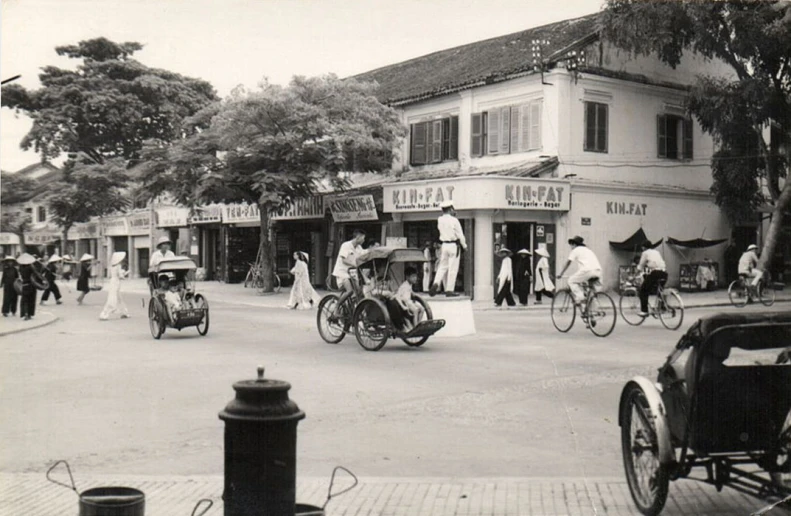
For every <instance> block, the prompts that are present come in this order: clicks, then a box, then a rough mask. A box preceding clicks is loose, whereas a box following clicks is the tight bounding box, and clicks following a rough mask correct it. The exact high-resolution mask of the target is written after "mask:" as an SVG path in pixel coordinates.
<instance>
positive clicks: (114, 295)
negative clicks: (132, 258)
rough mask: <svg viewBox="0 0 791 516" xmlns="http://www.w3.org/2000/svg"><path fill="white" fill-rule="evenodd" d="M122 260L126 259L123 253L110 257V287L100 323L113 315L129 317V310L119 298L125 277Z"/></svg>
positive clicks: (122, 317) (123, 317) (125, 272)
mask: <svg viewBox="0 0 791 516" xmlns="http://www.w3.org/2000/svg"><path fill="white" fill-rule="evenodd" d="M124 258H126V252H124V251H118V252H115V253H113V255H112V256H111V257H110V285H109V287H108V288H107V301H105V302H104V308H102V313H100V314H99V320H100V321H106V320H108V319H110V316H112V315H115V314H118V315H120V316H121V319H126V318H127V317H129V310H128V309H127V308H126V303H124V300H123V298H122V297H121V280H122V279H124V278H126V275H127V271H126V270H125V269H124V264H123V262H124Z"/></svg>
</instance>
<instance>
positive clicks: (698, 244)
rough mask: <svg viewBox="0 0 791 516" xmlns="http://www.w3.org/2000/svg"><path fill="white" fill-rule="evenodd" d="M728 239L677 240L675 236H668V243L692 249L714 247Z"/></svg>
mask: <svg viewBox="0 0 791 516" xmlns="http://www.w3.org/2000/svg"><path fill="white" fill-rule="evenodd" d="M727 241H728V239H727V238H720V239H719V240H707V239H705V238H695V239H694V240H676V239H675V238H671V237H667V243H668V244H673V245H675V246H678V247H689V248H690V249H703V248H705V247H712V246H715V245H719V244H721V243H723V242H727Z"/></svg>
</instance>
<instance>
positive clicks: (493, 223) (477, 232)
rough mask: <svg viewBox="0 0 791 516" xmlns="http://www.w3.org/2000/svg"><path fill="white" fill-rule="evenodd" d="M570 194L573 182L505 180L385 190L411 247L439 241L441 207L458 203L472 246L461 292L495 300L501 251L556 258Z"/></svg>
mask: <svg viewBox="0 0 791 516" xmlns="http://www.w3.org/2000/svg"><path fill="white" fill-rule="evenodd" d="M569 190H570V188H569V183H568V182H567V181H562V180H553V179H533V178H517V177H501V176H486V177H461V178H453V179H441V180H426V181H412V182H403V183H393V184H389V185H385V186H384V192H383V193H384V211H385V212H386V213H389V214H391V215H392V217H393V221H394V222H393V224H392V233H393V236H397V235H396V233H400V236H402V237H405V238H406V241H407V245H408V246H410V247H422V246H423V245H424V244H425V242H427V241H429V240H430V241H432V242H436V241H437V238H438V234H437V230H436V227H437V224H436V220H437V218H438V217H439V216H440V215H441V210H440V208H439V206H440V204H441V203H442V202H443V201H445V200H451V201H453V203H454V207H455V208H456V211H457V214H456V216H457V218H458V219H459V220H460V222H461V223H462V228H463V230H464V234H465V238H466V240H467V245H468V251H467V252H466V253H464V255H463V256H462V260H461V266H460V268H459V276H458V277H457V280H456V281H457V284H456V291H457V292H462V291H463V292H465V293H466V294H468V295H470V296H473V297H474V298H475V299H479V300H490V299H493V297H494V277H495V275H496V274H497V267H498V266H499V262H498V260H497V259H496V256H495V252H496V250H498V249H499V248H500V247H502V246H506V247H508V248H509V249H511V250H512V251H514V252H515V251H518V250H519V249H522V248H526V249H530V250H532V249H535V248H536V247H539V246H543V247H546V248H547V249H548V250H549V252H550V254H552V255H554V251H555V242H556V240H557V235H556V229H555V228H556V227H557V226H558V224H559V223H560V220H561V219H562V218H563V217H564V216H565V214H566V213H567V212H568V211H569V209H570V196H569ZM533 266H534V264H533V263H531V268H532V267H533Z"/></svg>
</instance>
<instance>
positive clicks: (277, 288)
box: [274, 273, 282, 292]
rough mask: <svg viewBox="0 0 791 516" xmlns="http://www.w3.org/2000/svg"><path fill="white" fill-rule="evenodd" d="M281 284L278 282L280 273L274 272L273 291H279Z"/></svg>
mask: <svg viewBox="0 0 791 516" xmlns="http://www.w3.org/2000/svg"><path fill="white" fill-rule="evenodd" d="M281 286H282V285H281V283H280V275H279V274H278V273H275V277H274V291H275V292H280V288H281Z"/></svg>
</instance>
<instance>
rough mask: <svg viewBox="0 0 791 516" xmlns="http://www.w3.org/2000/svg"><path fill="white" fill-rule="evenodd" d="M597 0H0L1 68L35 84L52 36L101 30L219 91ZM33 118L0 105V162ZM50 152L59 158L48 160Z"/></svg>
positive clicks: (374, 62) (355, 62) (385, 57)
mask: <svg viewBox="0 0 791 516" xmlns="http://www.w3.org/2000/svg"><path fill="white" fill-rule="evenodd" d="M602 2H603V0H564V1H557V0H555V1H549V0H483V1H479V0H390V1H383V0H2V3H1V4H0V5H1V6H2V7H1V8H2V18H0V76H1V77H2V78H3V79H7V78H10V77H12V76H14V75H17V74H21V75H22V77H21V78H20V79H18V80H17V81H16V82H17V83H18V84H21V85H23V86H25V87H26V88H32V89H35V88H38V87H39V82H38V73H39V69H40V68H41V67H42V66H48V65H54V66H60V67H64V68H68V67H73V63H74V62H75V61H74V60H70V59H67V58H64V57H60V56H58V55H57V54H56V53H55V50H54V49H55V47H56V46H59V45H67V44H74V43H77V42H79V41H82V40H86V39H91V38H96V37H100V36H104V37H106V38H108V39H111V40H113V41H119V42H120V41H137V42H140V43H142V44H143V45H145V47H144V48H143V50H141V51H140V52H137V53H136V54H135V57H136V58H137V59H138V60H139V61H141V62H142V63H144V64H146V65H148V66H151V67H156V68H165V69H168V70H172V71H174V72H178V73H180V74H182V75H187V76H191V77H197V78H201V79H204V80H207V81H208V82H210V83H211V84H212V85H213V86H214V87H215V89H216V90H217V92H218V93H219V95H220V96H226V95H228V94H229V93H230V91H231V90H232V89H233V88H234V87H235V86H237V85H239V84H243V85H245V86H247V87H249V88H253V87H255V86H256V85H257V84H258V82H259V81H260V80H261V79H262V78H264V77H266V78H268V79H269V80H270V82H273V83H277V84H286V83H288V81H289V80H290V79H291V77H292V76H294V75H306V76H314V75H322V74H326V73H335V74H337V75H338V76H340V77H346V76H349V75H354V74H357V73H361V72H365V71H369V70H373V69H376V68H380V67H382V66H387V65H390V64H395V63H398V62H401V61H405V60H407V59H411V58H413V57H418V56H422V55H425V54H429V53H431V52H435V51H438V50H442V49H445V48H450V47H454V46H458V45H463V44H465V43H470V42H473V41H479V40H483V39H487V38H491V37H495V36H500V35H503V34H509V33H511V32H517V31H520V30H525V29H528V28H531V27H537V26H539V25H544V24H547V23H552V22H555V21H559V20H564V19H568V18H576V17H579V16H584V15H586V14H590V13H593V12H596V11H598V10H600V8H601V6H602ZM30 126H31V122H30V120H29V119H28V118H27V117H25V116H24V115H17V114H15V113H14V112H13V111H11V110H9V109H7V108H3V109H2V110H0V168H2V170H4V171H16V170H19V169H21V168H23V167H25V166H27V165H30V164H32V163H35V162H37V161H38V160H39V157H38V156H37V155H36V154H34V153H33V152H32V151H28V152H23V151H22V150H21V149H20V148H19V143H20V141H21V139H22V137H23V136H24V135H25V134H26V133H27V131H28V130H29V128H30ZM56 163H58V161H57V160H56Z"/></svg>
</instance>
